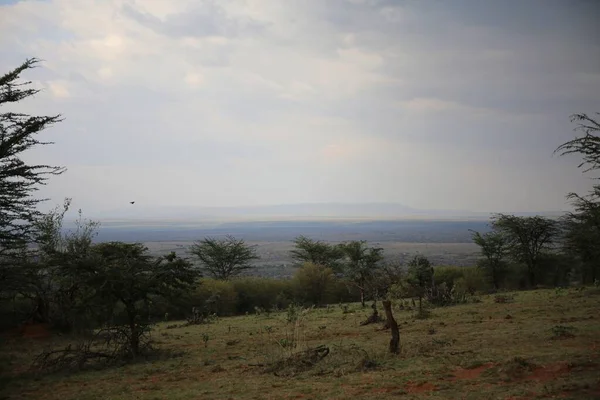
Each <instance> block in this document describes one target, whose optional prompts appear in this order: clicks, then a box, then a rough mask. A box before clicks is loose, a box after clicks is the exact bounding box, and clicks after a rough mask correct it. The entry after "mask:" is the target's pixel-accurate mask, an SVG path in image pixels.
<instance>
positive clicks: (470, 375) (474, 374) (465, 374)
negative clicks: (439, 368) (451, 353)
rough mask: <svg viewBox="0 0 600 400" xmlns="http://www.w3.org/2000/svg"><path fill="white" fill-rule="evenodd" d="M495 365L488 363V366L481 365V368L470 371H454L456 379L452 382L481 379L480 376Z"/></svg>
mask: <svg viewBox="0 0 600 400" xmlns="http://www.w3.org/2000/svg"><path fill="white" fill-rule="evenodd" d="M493 365H494V364H492V363H487V364H483V365H480V366H479V367H476V368H470V369H464V368H459V369H457V370H456V371H454V377H453V378H452V380H463V379H477V378H479V375H481V373H482V372H483V371H485V370H486V369H489V368H491V367H492V366H493Z"/></svg>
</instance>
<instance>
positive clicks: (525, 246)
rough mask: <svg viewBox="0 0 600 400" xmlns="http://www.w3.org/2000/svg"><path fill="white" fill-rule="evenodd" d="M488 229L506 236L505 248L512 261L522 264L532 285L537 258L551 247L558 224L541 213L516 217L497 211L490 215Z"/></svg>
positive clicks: (534, 283) (558, 227)
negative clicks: (489, 227)
mask: <svg viewBox="0 0 600 400" xmlns="http://www.w3.org/2000/svg"><path fill="white" fill-rule="evenodd" d="M492 228H493V230H494V231H496V232H498V233H499V234H501V235H503V236H504V238H505V239H506V243H507V247H508V250H509V252H510V254H511V256H512V257H513V258H514V260H515V261H517V262H521V263H523V264H525V266H526V267H527V276H528V280H529V285H530V286H531V287H533V286H535V285H536V283H537V278H538V276H537V275H538V274H539V273H540V272H541V271H539V260H540V257H541V256H542V255H543V253H544V252H545V251H548V250H550V249H552V246H553V244H554V243H555V241H556V240H557V239H558V236H559V233H560V224H559V221H557V220H552V219H549V218H545V217H542V216H535V217H517V216H514V215H506V214H497V215H495V216H494V217H492Z"/></svg>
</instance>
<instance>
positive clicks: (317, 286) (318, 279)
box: [293, 263, 335, 306]
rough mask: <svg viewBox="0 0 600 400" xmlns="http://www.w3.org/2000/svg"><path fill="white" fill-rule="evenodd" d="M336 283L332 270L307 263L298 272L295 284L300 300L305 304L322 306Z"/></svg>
mask: <svg viewBox="0 0 600 400" xmlns="http://www.w3.org/2000/svg"><path fill="white" fill-rule="evenodd" d="M334 281H335V275H334V274H333V270H332V269H331V268H329V267H324V266H322V265H317V264H312V263H306V264H304V265H303V266H302V267H301V268H300V269H298V270H297V271H296V274H295V275H294V279H293V284H294V288H295V289H296V291H297V297H298V298H300V299H302V300H303V301H304V302H305V303H309V304H314V305H316V306H320V305H323V304H325V302H326V299H327V297H328V294H329V293H330V292H331V290H332V288H333V284H334Z"/></svg>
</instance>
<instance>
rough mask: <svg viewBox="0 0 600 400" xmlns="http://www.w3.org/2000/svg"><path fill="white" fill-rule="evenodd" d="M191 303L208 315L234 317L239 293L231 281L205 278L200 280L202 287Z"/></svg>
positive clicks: (198, 289)
mask: <svg viewBox="0 0 600 400" xmlns="http://www.w3.org/2000/svg"><path fill="white" fill-rule="evenodd" d="M191 301H192V302H193V303H194V306H196V307H199V308H200V309H201V310H202V311H203V312H205V313H207V314H217V315H219V316H227V315H234V314H235V313H236V303H237V293H236V291H235V287H234V285H233V284H232V282H230V281H221V280H215V279H210V278H205V279H201V280H200V285H199V286H198V288H197V289H196V290H195V292H194V294H193V295H192V298H191Z"/></svg>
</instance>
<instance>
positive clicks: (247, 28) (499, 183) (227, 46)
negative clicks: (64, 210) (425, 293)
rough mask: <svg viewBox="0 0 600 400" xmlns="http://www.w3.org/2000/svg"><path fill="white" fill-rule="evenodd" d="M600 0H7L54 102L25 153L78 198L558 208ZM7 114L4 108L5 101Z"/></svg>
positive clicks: (597, 72) (596, 88)
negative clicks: (565, 149)
mask: <svg viewBox="0 0 600 400" xmlns="http://www.w3.org/2000/svg"><path fill="white" fill-rule="evenodd" d="M599 18H600V2H598V1H596V0H587V1H586V0H562V1H558V0H557V1H555V0H538V1H536V0H527V1H517V0H514V1H498V0H490V1H483V0H472V1H466V0H453V1H441V0H439V1H429V0H428V1H418V2H417V1H391V0H387V1H385V0H285V1H281V0H231V1H230V0H212V1H199V0H96V1H94V0H47V1H14V0H8V1H7V0H0V73H4V72H7V71H8V70H10V69H12V68H14V67H16V66H17V65H19V64H20V63H21V62H22V61H23V60H25V59H26V58H27V57H38V58H42V59H43V60H45V61H44V63H43V66H42V67H41V68H38V69H36V70H34V71H29V72H27V74H26V75H25V76H24V78H29V79H31V80H32V81H33V82H34V84H35V85H36V86H37V87H40V88H43V89H44V90H43V91H42V92H41V93H40V94H38V95H37V96H36V97H35V98H34V99H31V100H28V101H26V102H23V103H22V104H21V105H19V106H18V107H13V110H19V111H27V112H30V113H32V114H44V115H47V114H53V113H61V114H62V115H63V116H64V118H65V120H64V121H63V122H62V123H60V124H59V125H57V126H55V127H53V128H52V129H50V130H48V131H46V132H44V133H43V134H42V136H41V137H40V138H41V139H46V140H52V141H54V142H55V144H54V145H52V146H45V147H44V148H41V149H39V150H35V151H33V152H31V153H29V154H28V156H27V159H28V160H32V161H36V162H43V163H45V164H59V165H64V166H66V167H67V168H68V171H67V173H65V174H64V175H63V176H61V177H57V178H53V179H52V180H51V182H50V183H49V184H48V186H47V187H45V188H44V189H43V190H42V191H41V192H40V194H41V195H43V196H48V197H50V198H51V199H52V201H51V203H50V205H54V204H57V203H61V202H62V199H63V198H64V197H72V198H73V203H74V206H75V207H76V208H83V211H84V213H92V214H93V213H94V212H98V211H100V210H107V209H113V208H118V207H121V206H124V205H125V204H127V203H128V202H129V201H130V200H135V201H136V202H137V203H136V204H148V205H153V206H155V205H168V206H174V205H186V206H190V205H191V206H193V205H199V206H235V205H266V204H282V203H304V202H352V203H355V202H399V203H403V204H406V205H408V206H412V207H415V208H434V209H468V210H472V211H537V210H561V209H566V208H567V203H566V200H565V195H566V193H567V192H569V191H578V192H584V191H587V190H588V188H589V187H590V186H591V183H592V182H591V181H590V179H589V178H586V177H585V176H583V175H582V174H581V172H580V170H578V169H577V168H576V167H577V164H578V161H579V160H578V159H577V158H576V157H570V158H566V157H560V158H559V157H557V156H553V155H552V152H553V150H554V149H555V148H556V147H557V146H558V145H560V144H561V143H563V142H565V141H566V140H569V139H571V138H572V137H574V133H573V131H572V128H573V124H571V123H570V121H569V115H571V114H573V113H575V112H586V113H593V112H596V111H600V95H599V93H600V24H598V20H599ZM2 111H5V110H4V109H3V110H2Z"/></svg>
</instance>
